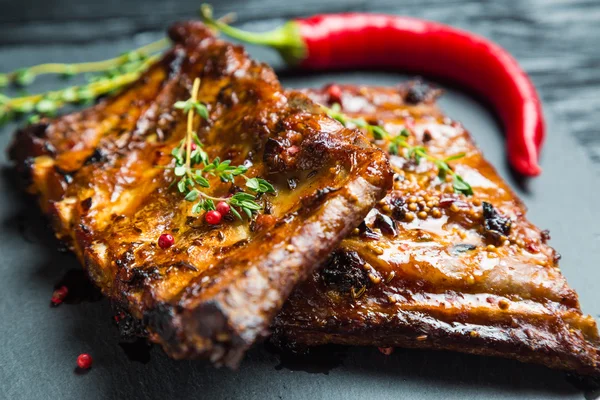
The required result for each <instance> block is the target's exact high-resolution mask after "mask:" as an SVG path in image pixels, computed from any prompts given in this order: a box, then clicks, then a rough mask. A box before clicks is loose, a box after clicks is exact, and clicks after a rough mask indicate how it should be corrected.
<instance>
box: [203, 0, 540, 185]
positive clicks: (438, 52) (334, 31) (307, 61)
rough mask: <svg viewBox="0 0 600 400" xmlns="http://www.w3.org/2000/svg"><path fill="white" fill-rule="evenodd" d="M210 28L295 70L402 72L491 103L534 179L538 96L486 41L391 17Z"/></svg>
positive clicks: (511, 153)
mask: <svg viewBox="0 0 600 400" xmlns="http://www.w3.org/2000/svg"><path fill="white" fill-rule="evenodd" d="M202 14H203V17H204V20H205V23H207V24H209V25H211V26H213V27H215V28H217V29H218V30H220V31H221V32H223V33H224V34H226V35H228V36H230V37H232V38H235V39H239V40H242V41H244V42H247V43H254V44H259V45H267V46H271V47H273V48H275V49H276V50H278V51H279V53H280V54H281V55H282V57H283V58H284V59H285V60H286V61H287V62H288V63H290V64H297V65H298V66H300V67H302V68H307V69H312V70H327V69H350V68H352V69H354V68H398V69H401V70H404V71H410V72H417V73H419V74H428V75H432V76H435V77H439V78H444V79H449V80H452V81H454V82H457V83H459V84H461V85H463V86H464V87H466V88H468V89H470V90H472V91H474V92H476V93H477V94H479V95H481V96H483V97H484V98H485V99H487V100H488V101H490V102H491V104H492V106H493V107H494V109H495V110H496V113H497V114H498V115H499V116H500V118H501V120H502V122H503V124H504V128H505V130H506V147H507V151H508V158H509V161H510V163H511V165H512V166H513V168H514V169H515V170H517V171H518V172H520V173H521V174H523V175H527V176H536V175H539V173H540V172H541V169H540V166H539V164H538V160H539V152H540V148H541V146H542V142H543V141H544V135H545V128H544V117H543V114H542V106H541V102H540V99H539V97H538V94H537V92H536V90H535V88H534V86H533V84H532V82H531V80H530V79H529V77H528V76H527V74H526V73H525V72H524V71H523V70H522V69H521V68H520V67H519V65H518V64H517V62H516V60H515V59H514V58H513V57H512V56H511V55H510V54H509V53H508V52H507V51H506V50H504V49H503V48H502V47H500V46H499V45H497V44H495V43H493V42H492V41H490V40H488V39H485V38H483V37H481V36H478V35H475V34H473V33H470V32H466V31H463V30H460V29H456V28H452V27H450V26H447V25H443V24H440V23H437V22H432V21H426V20H421V19H416V18H408V17H401V16H392V15H381V14H365V13H347V14H329V15H316V16H314V17H310V18H306V19H295V20H292V21H288V22H287V23H286V24H284V25H283V26H282V27H280V28H279V29H277V30H275V31H272V32H265V33H250V32H244V31H241V30H239V29H236V28H233V27H231V26H229V25H227V24H225V23H223V22H221V21H216V20H214V19H212V16H211V15H210V9H209V8H207V7H203V9H202Z"/></svg>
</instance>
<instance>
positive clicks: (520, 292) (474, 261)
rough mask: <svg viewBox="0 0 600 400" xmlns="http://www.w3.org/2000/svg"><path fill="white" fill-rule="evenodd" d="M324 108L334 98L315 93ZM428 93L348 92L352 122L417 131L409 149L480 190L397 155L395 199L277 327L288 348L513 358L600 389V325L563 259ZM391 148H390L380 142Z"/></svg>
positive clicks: (416, 89) (296, 299) (291, 303)
mask: <svg viewBox="0 0 600 400" xmlns="http://www.w3.org/2000/svg"><path fill="white" fill-rule="evenodd" d="M307 93H308V94H309V96H310V97H311V98H313V99H314V100H315V101H317V102H321V103H326V102H327V101H328V96H327V91H326V90H322V91H318V90H314V91H308V92H307ZM435 97H436V96H435V92H432V91H430V90H428V89H427V87H426V86H424V85H422V84H415V85H408V86H405V87H403V88H401V89H400V90H396V89H383V88H366V87H360V88H357V87H349V86H347V87H343V90H342V96H341V100H342V101H341V102H342V107H343V110H344V112H345V113H347V114H350V115H353V116H362V117H364V118H366V119H367V121H370V122H372V123H379V124H382V125H383V126H385V128H386V129H387V130H389V131H390V132H391V133H393V134H397V133H398V132H399V131H400V130H401V129H402V128H404V127H409V128H410V129H411V131H412V133H413V134H411V136H410V139H409V141H411V142H413V143H414V144H420V145H423V146H425V147H426V148H427V150H428V151H429V152H430V153H431V154H433V155H435V156H436V157H440V158H444V157H448V156H452V155H455V154H459V153H462V152H464V153H466V156H465V157H464V158H462V159H459V160H456V161H453V162H451V164H453V165H455V166H456V170H457V171H458V172H459V173H460V174H461V175H462V176H463V177H464V178H465V180H467V181H468V182H469V183H470V184H471V185H472V186H473V189H474V192H475V193H474V195H473V196H471V197H467V196H464V195H457V194H455V193H453V190H452V184H451V183H449V182H448V181H444V182H442V181H440V180H439V179H438V177H437V170H436V168H435V167H434V165H432V163H431V162H428V161H426V160H423V161H422V162H420V163H419V164H416V163H415V162H412V161H407V160H406V159H404V158H402V157H398V156H393V155H391V156H390V158H391V159H390V162H391V164H392V167H393V169H394V170H395V173H396V175H395V178H394V188H393V189H392V190H390V191H389V192H388V194H387V197H386V198H385V199H384V200H382V201H381V202H379V203H378V205H377V206H376V207H375V208H374V209H373V210H372V211H371V212H370V213H369V215H368V217H367V218H366V220H365V224H363V225H361V227H359V228H358V229H356V230H355V232H354V233H353V234H351V235H350V236H348V237H347V238H346V239H345V240H344V241H343V242H342V244H341V246H340V247H339V248H338V249H337V250H336V251H335V252H334V253H333V255H332V256H331V257H330V259H329V261H328V263H327V264H326V265H325V266H324V267H323V268H322V269H320V270H319V271H318V272H316V273H315V274H313V276H312V277H310V278H309V279H308V280H307V281H306V282H304V283H302V284H300V285H299V286H298V287H297V288H296V290H295V291H294V292H293V294H292V295H291V297H290V299H289V300H288V301H287V303H286V304H285V306H284V308H283V310H282V311H281V313H280V314H279V315H278V316H277V318H276V320H275V323H274V329H275V332H276V338H277V339H279V340H283V341H284V343H286V342H287V343H291V344H294V343H296V344H300V345H310V346H312V345H319V344H324V343H339V344H351V345H372V346H381V347H388V346H399V347H415V348H430V349H446V350H455V351H461V352H467V353H474V354H483V355H493V356H501V357H508V358H515V359H518V360H521V361H526V362H535V363H540V364H544V365H546V366H549V367H552V368H558V369H565V370H570V371H575V372H577V373H580V374H583V375H592V376H600V350H599V348H600V347H599V346H600V340H599V338H598V331H597V328H596V323H595V321H594V320H593V318H592V317H590V316H585V315H582V312H581V310H580V307H579V303H578V299H577V294H576V293H575V291H573V289H571V288H570V287H569V286H568V285H567V283H566V281H565V279H564V277H563V276H562V275H561V273H560V270H559V268H558V259H559V256H558V254H557V253H556V252H555V251H554V250H553V249H552V248H551V247H549V246H548V245H547V244H546V241H547V239H548V236H547V232H541V231H540V230H539V229H538V228H536V227H535V226H533V225H532V224H531V223H529V222H528V221H527V219H526V218H525V207H524V206H523V204H522V203H521V202H520V201H519V199H518V198H517V197H516V196H515V194H514V193H513V192H512V191H511V190H510V189H509V188H508V186H507V185H506V184H505V183H504V182H503V181H502V179H501V178H500V177H499V176H498V175H497V174H496V172H495V171H494V169H493V168H492V167H491V165H490V164H489V163H487V162H486V161H485V159H484V158H483V157H482V154H481V152H480V151H479V150H478V149H477V147H476V146H475V145H474V144H473V142H472V140H471V139H470V137H469V135H468V133H467V132H466V131H465V130H464V129H463V127H462V126H461V125H460V124H457V123H455V122H453V121H451V120H449V119H447V118H444V116H443V115H442V114H441V113H440V111H439V110H438V109H437V107H436V105H435ZM378 144H380V145H381V147H382V148H383V149H388V143H386V142H385V141H379V142H378Z"/></svg>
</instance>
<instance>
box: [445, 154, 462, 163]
mask: <svg viewBox="0 0 600 400" xmlns="http://www.w3.org/2000/svg"><path fill="white" fill-rule="evenodd" d="M465 155H466V154H465V153H458V154H454V155H453V156H450V157H446V158H445V159H444V161H446V162H448V161H454V160H458V159H461V158H463V157H464V156H465Z"/></svg>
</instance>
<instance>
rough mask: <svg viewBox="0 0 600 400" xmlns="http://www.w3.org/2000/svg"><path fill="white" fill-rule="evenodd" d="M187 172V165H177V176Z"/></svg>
mask: <svg viewBox="0 0 600 400" xmlns="http://www.w3.org/2000/svg"><path fill="white" fill-rule="evenodd" d="M186 172H187V168H186V167H185V165H178V166H176V167H175V176H184V175H185V173H186Z"/></svg>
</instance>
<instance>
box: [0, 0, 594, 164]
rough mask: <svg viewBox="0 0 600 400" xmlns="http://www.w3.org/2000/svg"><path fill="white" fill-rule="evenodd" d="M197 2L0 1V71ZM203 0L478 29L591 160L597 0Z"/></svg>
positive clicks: (113, 39)
mask: <svg viewBox="0 0 600 400" xmlns="http://www.w3.org/2000/svg"><path fill="white" fill-rule="evenodd" d="M200 4H201V1H197V0H103V1H97V0H46V1H44V0H27V1H15V0H1V1H0V10H1V11H0V70H7V69H11V68H14V67H17V66H21V65H17V64H15V63H14V60H16V59H19V60H31V63H32V64H33V63H37V62H42V61H54V60H56V61H59V60H62V61H64V60H72V59H74V57H77V56H76V55H73V53H74V52H76V51H77V50H79V48H80V47H78V46H80V45H82V44H86V45H87V46H88V50H87V51H85V55H86V56H87V57H88V58H87V59H93V57H94V55H93V52H94V46H95V45H98V46H102V45H104V46H106V45H107V44H109V45H111V46H114V48H115V50H122V51H125V50H127V49H128V48H130V47H128V46H131V41H132V40H133V41H134V42H135V43H136V44H138V43H139V44H142V43H146V42H148V41H150V40H152V39H154V38H156V37H159V35H162V34H163V32H164V29H165V28H166V27H167V26H168V25H169V24H171V23H172V22H173V21H176V20H180V19H188V18H194V17H195V16H196V15H197V10H198V8H199V6H200ZM212 5H213V6H214V8H215V15H222V14H225V13H228V12H235V13H236V14H237V16H238V19H237V23H238V24H240V25H241V26H244V27H250V26H251V27H252V28H253V29H267V28H270V27H273V26H276V25H278V24H279V23H281V22H283V21H284V20H286V19H289V18H292V17H298V16H308V15H311V14H315V13H319V12H342V11H372V12H386V13H395V14H404V15H411V16H417V17H421V18H428V19H432V20H437V21H441V22H445V23H448V24H452V25H455V26H458V27H461V28H465V29H469V30H471V31H475V32H477V33H480V34H482V35H485V36H487V37H489V38H491V39H493V40H495V41H497V42H499V43H500V44H501V45H503V46H504V47H506V48H507V49H508V50H510V52H511V53H512V54H514V55H515V56H516V58H517V59H518V60H519V62H521V64H522V65H523V67H524V68H525V70H526V71H527V72H528V73H529V74H531V76H532V77H533V80H534V82H535V84H536V85H537V86H538V88H539V90H540V92H541V95H542V98H543V99H544V102H545V106H546V112H548V113H553V114H554V115H556V116H558V117H559V118H561V119H564V120H567V121H570V122H571V127H570V128H571V129H570V132H569V134H571V135H573V137H574V139H576V140H577V141H578V142H579V143H580V144H581V145H582V146H583V147H584V148H585V150H586V152H587V154H588V156H589V157H590V158H592V159H593V160H594V161H595V162H596V164H597V165H600V128H599V126H600V117H599V116H596V115H598V114H600V51H599V50H600V46H599V43H598V42H599V41H600V1H598V0H501V1H498V0H293V1H282V0H248V1H235V0H226V1H218V0H217V1H213V3H212ZM125 43H126V44H125ZM40 45H43V46H44V51H43V52H42V53H41V52H40ZM42 54H43V55H44V57H43V58H41V57H38V56H41V55H42ZM36 55H37V56H36ZM96 58H98V57H96ZM594 114H596V115H594ZM597 172H600V167H599V169H598V171H597Z"/></svg>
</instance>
